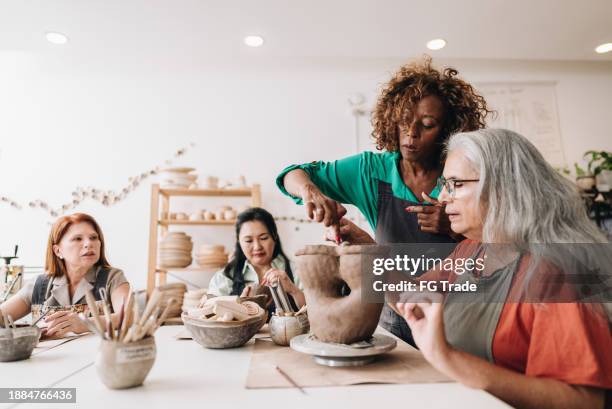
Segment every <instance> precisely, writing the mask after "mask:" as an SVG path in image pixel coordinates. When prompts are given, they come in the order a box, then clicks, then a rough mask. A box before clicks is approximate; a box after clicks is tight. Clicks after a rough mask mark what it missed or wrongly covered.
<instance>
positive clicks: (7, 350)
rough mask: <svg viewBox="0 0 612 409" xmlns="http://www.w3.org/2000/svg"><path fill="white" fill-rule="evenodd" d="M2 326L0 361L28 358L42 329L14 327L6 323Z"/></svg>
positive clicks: (0, 331) (0, 332)
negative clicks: (4, 326)
mask: <svg viewBox="0 0 612 409" xmlns="http://www.w3.org/2000/svg"><path fill="white" fill-rule="evenodd" d="M5 325H6V328H2V327H0V362H11V361H21V360H24V359H28V358H29V357H30V355H32V351H33V350H34V347H35V346H36V344H38V340H39V339H40V334H41V330H40V328H38V327H30V326H25V327H20V326H17V327H13V328H11V327H10V326H9V324H8V323H5Z"/></svg>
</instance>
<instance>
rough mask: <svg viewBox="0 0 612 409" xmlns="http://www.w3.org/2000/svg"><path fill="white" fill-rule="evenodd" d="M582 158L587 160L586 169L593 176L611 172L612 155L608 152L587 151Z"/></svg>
mask: <svg viewBox="0 0 612 409" xmlns="http://www.w3.org/2000/svg"><path fill="white" fill-rule="evenodd" d="M584 158H585V159H589V163H588V164H587V169H588V171H589V173H590V174H591V175H593V176H597V175H599V174H600V173H601V172H602V171H603V170H612V153H610V152H606V151H587V152H585V153H584ZM577 170H578V169H576V171H577ZM576 174H578V173H577V172H576Z"/></svg>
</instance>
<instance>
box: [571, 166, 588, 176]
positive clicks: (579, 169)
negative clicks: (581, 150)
mask: <svg viewBox="0 0 612 409" xmlns="http://www.w3.org/2000/svg"><path fill="white" fill-rule="evenodd" d="M574 170H576V177H577V178H579V177H583V176H587V173H586V171H585V170H584V169H583V168H582V167H580V165H579V164H577V163H574Z"/></svg>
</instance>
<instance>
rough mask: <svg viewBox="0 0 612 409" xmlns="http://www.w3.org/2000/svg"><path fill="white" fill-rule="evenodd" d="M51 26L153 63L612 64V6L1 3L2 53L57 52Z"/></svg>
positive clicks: (524, 0)
mask: <svg viewBox="0 0 612 409" xmlns="http://www.w3.org/2000/svg"><path fill="white" fill-rule="evenodd" d="M46 31H59V32H62V33H65V34H67V35H68V36H69V38H70V42H69V43H68V44H67V45H65V46H63V47H65V49H63V50H62V51H61V52H62V53H71V54H74V55H76V56H80V55H88V54H92V55H93V54H95V55H97V56H100V55H101V56H104V57H106V58H119V57H120V58H127V59H129V58H137V59H146V60H151V61H153V60H159V59H169V58H171V59H178V60H179V61H180V60H185V62H188V61H189V60H190V59H197V60H203V59H215V58H222V57H240V56H245V55H252V54H257V55H263V56H266V57H300V58H303V57H316V58H328V57H334V58H338V57H341V58H343V57H360V58H408V57H411V56H415V55H420V54H422V53H424V52H428V50H427V49H426V48H425V43H426V42H427V41H428V40H430V39H432V38H437V37H442V38H445V39H446V40H447V41H448V45H447V47H446V48H445V49H443V50H441V51H437V52H430V53H431V54H433V55H435V56H436V57H439V58H462V59H463V58H475V59H527V60H595V61H597V60H599V61H610V60H612V53H608V54H606V55H598V54H596V53H595V52H594V51H593V50H594V48H595V46H597V45H598V44H600V43H604V42H612V0H584V1H578V0H434V1H423V0H420V1H409V0H404V1H400V0H362V1H360V0H302V1H299V0H260V1H257V0H97V1H94V0H38V1H24V0H10V1H9V0H0V51H2V50H19V51H26V52H56V50H57V47H58V46H54V45H51V44H49V43H47V42H46V40H45V38H44V33H45V32H46ZM248 34H260V35H262V36H263V37H264V38H265V40H266V43H265V45H264V46H263V47H262V48H259V49H248V48H247V47H245V46H244V45H243V44H242V38H243V37H244V36H245V35H248ZM50 50H51V51H50ZM180 62H182V61H180Z"/></svg>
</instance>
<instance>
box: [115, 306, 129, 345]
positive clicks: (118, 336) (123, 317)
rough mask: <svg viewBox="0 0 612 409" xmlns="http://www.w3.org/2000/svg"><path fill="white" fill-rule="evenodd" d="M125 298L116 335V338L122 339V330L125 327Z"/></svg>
mask: <svg viewBox="0 0 612 409" xmlns="http://www.w3.org/2000/svg"><path fill="white" fill-rule="evenodd" d="M126 301H127V300H126V299H125V297H123V302H122V303H121V309H120V310H119V322H117V334H115V338H116V339H118V340H120V339H121V328H122V327H123V320H124V319H125V303H126Z"/></svg>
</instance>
